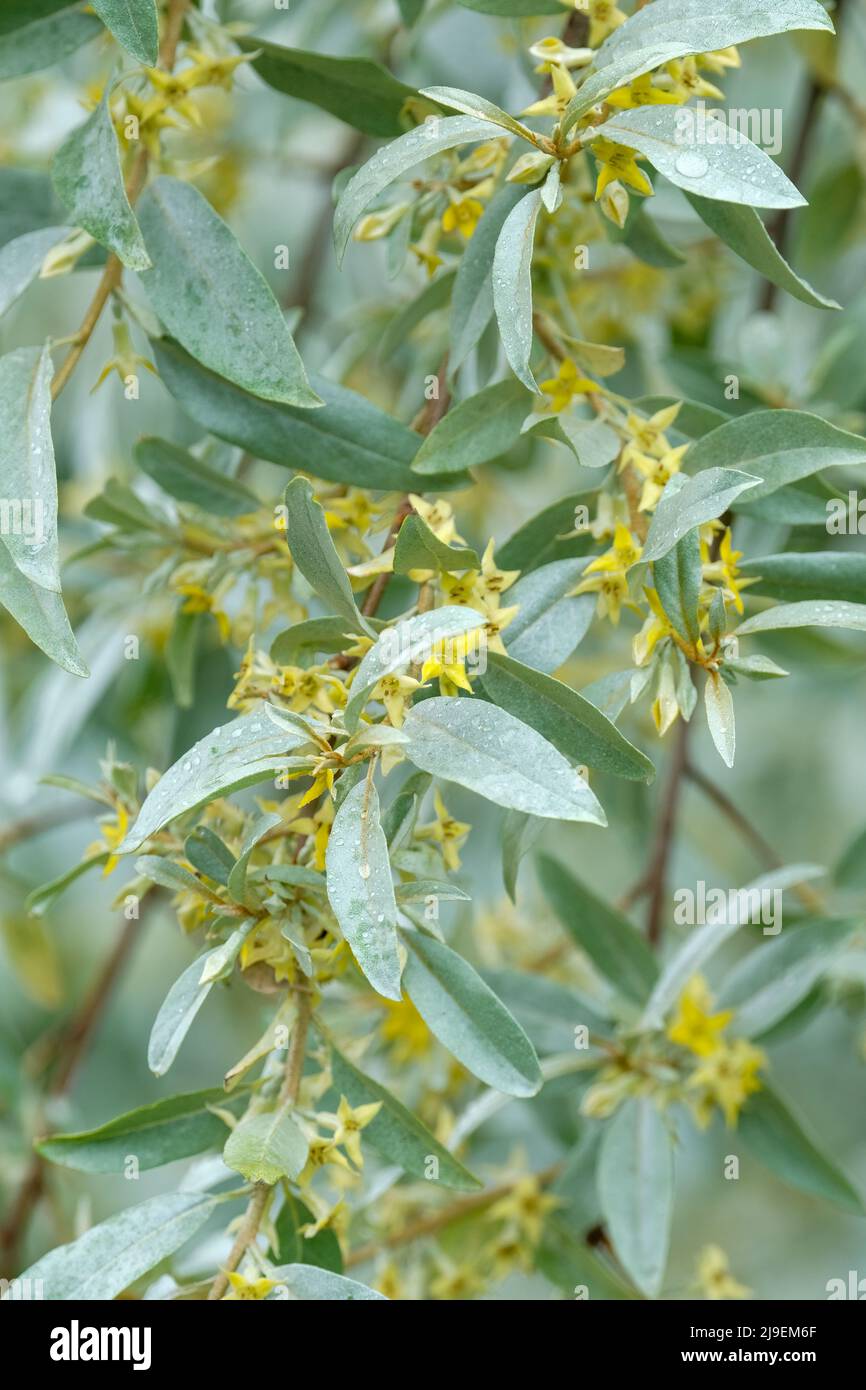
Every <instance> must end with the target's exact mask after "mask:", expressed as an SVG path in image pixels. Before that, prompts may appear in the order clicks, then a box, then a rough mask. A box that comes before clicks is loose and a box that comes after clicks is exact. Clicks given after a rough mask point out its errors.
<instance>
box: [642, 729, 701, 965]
mask: <svg viewBox="0 0 866 1390" xmlns="http://www.w3.org/2000/svg"><path fill="white" fill-rule="evenodd" d="M690 727H691V726H690V725H689V724H687V723H686V721H685V720H684V719H679V720H678V721H677V724H676V727H675V730H674V747H673V755H672V759H671V765H670V769H669V771H668V780H667V786H666V787H665V791H664V797H663V799H662V804H661V810H660V814H659V819H658V824H657V826H656V832H655V838H654V841H653V847H652V851H651V853H650V859H649V865H648V867H647V871H646V874H645V876H644V879H643V885H644V891H645V892H646V893H647V895H648V897H649V908H648V911H647V928H646V930H647V939H648V941H649V943H650V945H651V946H658V945H659V943H660V942H661V936H662V913H663V911H664V902H665V892H666V889H667V875H668V865H669V863H670V857H671V851H672V849H673V842H674V831H675V829H676V821H677V811H678V810H679V804H680V797H681V794H682V787H683V776H684V773H685V769H686V755H687V749H688V737H689V729H690Z"/></svg>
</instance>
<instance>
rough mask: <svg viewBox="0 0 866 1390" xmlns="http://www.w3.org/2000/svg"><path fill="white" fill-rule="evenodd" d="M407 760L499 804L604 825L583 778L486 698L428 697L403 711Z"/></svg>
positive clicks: (531, 730) (595, 801)
mask: <svg viewBox="0 0 866 1390" xmlns="http://www.w3.org/2000/svg"><path fill="white" fill-rule="evenodd" d="M403 727H404V731H405V732H406V733H407V734H408V735H409V744H408V746H407V749H406V755H407V757H408V758H409V759H410V760H411V761H412V762H413V763H414V764H415V765H416V767H420V768H421V769H422V770H423V771H424V772H430V773H432V774H433V776H434V777H442V778H444V779H445V780H446V781H450V782H457V783H458V784H459V785H460V786H462V787H467V788H468V789H469V790H470V791H474V792H477V793H478V794H479V796H484V797H487V799H488V800H489V801H493V802H495V803H496V804H497V805H498V806H504V807H505V808H506V809H510V810H514V811H526V812H528V814H530V815H534V816H545V817H548V818H550V819H553V820H571V821H590V822H591V823H593V824H594V825H606V824H607V821H606V817H605V814H604V811H603V810H602V808H601V806H600V805H599V803H598V801H597V800H596V798H595V796H594V794H593V793H592V792H591V791H590V789H589V787H588V786H587V784H586V781H585V780H584V778H583V777H582V776H581V775H580V773H578V772H576V771H575V769H574V768H572V766H571V765H570V763H569V762H568V761H567V760H566V759H565V758H564V757H563V756H562V754H561V753H559V752H558V751H557V749H556V748H554V747H553V744H552V743H548V741H547V739H545V738H542V737H541V735H540V734H537V733H536V732H535V730H534V729H531V728H530V727H529V725H528V724H523V723H521V721H520V720H519V719H515V718H514V716H513V715H511V714H507V713H506V712H505V710H501V709H498V708H497V707H496V705H491V704H489V703H488V702H487V701H485V700H462V699H456V698H450V697H448V696H435V697H434V698H432V699H429V700H424V701H423V702H422V703H421V704H418V705H415V706H413V708H412V709H410V710H409V712H408V714H407V716H406V721H405V724H404V726H403Z"/></svg>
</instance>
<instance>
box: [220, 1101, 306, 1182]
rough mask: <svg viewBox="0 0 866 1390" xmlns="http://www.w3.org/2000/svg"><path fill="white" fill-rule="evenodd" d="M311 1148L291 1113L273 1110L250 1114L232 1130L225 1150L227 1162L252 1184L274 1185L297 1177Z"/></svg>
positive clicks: (228, 1166)
mask: <svg viewBox="0 0 866 1390" xmlns="http://www.w3.org/2000/svg"><path fill="white" fill-rule="evenodd" d="M309 1150H310V1146H309V1144H308V1143H307V1140H306V1139H305V1138H304V1136H303V1134H302V1133H301V1131H300V1129H299V1128H298V1126H297V1125H296V1124H295V1122H294V1120H293V1119H292V1118H291V1116H290V1115H289V1114H287V1112H286V1111H285V1110H284V1109H283V1110H271V1111H268V1112H267V1113H265V1114H262V1115H246V1116H244V1118H243V1119H242V1120H240V1121H239V1122H238V1124H237V1125H236V1126H235V1128H234V1129H233V1130H232V1132H231V1134H230V1135H229V1137H228V1139H227V1140H226V1143H225V1148H224V1149H223V1163H225V1165H226V1167H227V1168H233V1169H234V1171H235V1172H236V1173H241V1174H242V1175H243V1177H245V1178H246V1179H247V1181H248V1182H266V1183H269V1184H270V1185H271V1186H273V1184H274V1183H277V1182H279V1181H280V1178H292V1179H294V1178H296V1177H297V1176H298V1174H299V1173H300V1172H301V1169H302V1168H303V1166H304V1164H305V1163H306V1161H307V1154H308V1153H309Z"/></svg>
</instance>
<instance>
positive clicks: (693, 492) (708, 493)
mask: <svg viewBox="0 0 866 1390" xmlns="http://www.w3.org/2000/svg"><path fill="white" fill-rule="evenodd" d="M725 428H727V426H725ZM696 447H697V446H696ZM689 454H691V450H690V451H689ZM758 482H759V479H757V478H754V477H752V476H751V475H750V474H748V473H742V472H740V471H739V470H738V469H736V468H708V469H707V470H706V471H705V472H703V473H698V474H697V475H696V476H695V477H693V478H686V477H685V476H684V474H681V473H680V474H677V476H676V477H675V478H672V479H671V482H670V483H668V485H667V487H666V488H665V490H664V492H663V493H662V495H661V498H660V499H659V503H658V506H657V507H656V509H655V511H654V512H653V519H652V521H651V522H650V528H649V532H648V533H647V538H646V544H645V546H644V548H643V555H642V556H641V560H642V561H644V562H646V561H649V560H660V559H661V557H662V556H663V555H667V553H668V551H669V550H672V549H673V547H674V546H675V545H676V543H677V541H680V540H682V538H683V536H685V535H687V533H688V532H689V531H692V530H694V528H695V527H697V526H703V524H704V522H706V521H714V520H715V519H716V517H719V516H721V515H722V513H723V512H725V511H727V509H728V507H729V506H730V505H731V503H732V502H733V501H734V499H735V498H737V497H739V495H740V493H741V492H746V491H747V490H748V489H750V488H757V484H758ZM671 484H674V486H672V485H671Z"/></svg>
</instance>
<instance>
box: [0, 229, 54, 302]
mask: <svg viewBox="0 0 866 1390" xmlns="http://www.w3.org/2000/svg"><path fill="white" fill-rule="evenodd" d="M69 232H70V228H69V227H40V228H39V229H38V230H37V231H33V232H25V233H24V235H23V236H20V237H15V239H14V240H13V241H9V242H7V243H6V245H5V246H4V247H3V248H2V250H0V314H5V313H6V310H7V309H8V308H9V307H10V305H12V304H14V303H15V301H16V299H18V298H20V296H21V295H22V294H23V293H24V291H25V290H26V289H27V286H28V285H30V284H32V282H33V281H34V280H35V279H36V277H37V276H38V274H39V272H40V270H41V269H42V262H43V261H44V260H45V257H46V256H47V255H48V252H49V251H51V250H52V249H53V248H54V247H55V246H58V245H59V244H60V242H61V241H63V240H64V239H65V238H66V237H67V236H68V235H69Z"/></svg>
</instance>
